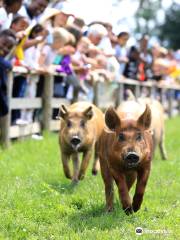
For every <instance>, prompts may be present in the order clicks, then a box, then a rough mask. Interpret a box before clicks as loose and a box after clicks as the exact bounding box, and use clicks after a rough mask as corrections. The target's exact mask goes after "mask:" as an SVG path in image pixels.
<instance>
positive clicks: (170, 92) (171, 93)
mask: <svg viewBox="0 0 180 240" xmlns="http://www.w3.org/2000/svg"><path fill="white" fill-rule="evenodd" d="M168 95H169V97H168V115H169V118H171V117H172V115H173V97H174V91H173V90H172V89H169V90H168Z"/></svg>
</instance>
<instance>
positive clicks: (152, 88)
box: [150, 84, 156, 99]
mask: <svg viewBox="0 0 180 240" xmlns="http://www.w3.org/2000/svg"><path fill="white" fill-rule="evenodd" d="M150 98H151V99H155V98H156V86H155V85H154V84H153V85H152V86H151V88H150Z"/></svg>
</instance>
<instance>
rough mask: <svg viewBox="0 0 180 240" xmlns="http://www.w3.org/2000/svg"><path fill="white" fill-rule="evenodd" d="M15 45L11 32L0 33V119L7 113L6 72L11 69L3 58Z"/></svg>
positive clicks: (13, 35) (14, 37) (9, 64)
mask: <svg viewBox="0 0 180 240" xmlns="http://www.w3.org/2000/svg"><path fill="white" fill-rule="evenodd" d="M15 45H16V36H15V34H14V33H13V32H12V31H11V30H3V31H1V32H0V118H2V117H4V116H5V115H6V114H7V113H8V97H7V72H8V70H10V69H11V68H12V66H11V63H10V62H9V61H7V60H6V59H5V57H6V56H7V55H8V54H9V53H10V51H11V49H12V48H13V47H14V46H15ZM0 122H1V121H0Z"/></svg>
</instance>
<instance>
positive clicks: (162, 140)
mask: <svg viewBox="0 0 180 240" xmlns="http://www.w3.org/2000/svg"><path fill="white" fill-rule="evenodd" d="M159 149H160V152H161V157H162V159H163V160H166V159H167V153H166V149H165V146H164V132H162V135H161V140H160V143H159Z"/></svg>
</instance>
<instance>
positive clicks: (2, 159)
mask: <svg viewBox="0 0 180 240" xmlns="http://www.w3.org/2000/svg"><path fill="white" fill-rule="evenodd" d="M179 123H180V118H174V119H172V120H168V121H167V122H166V129H167V130H166V147H167V151H168V155H169V159H168V160H167V161H162V160H161V159H160V156H159V154H158V153H157V154H156V158H155V159H154V161H153V166H152V171H151V176H150V179H149V182H148V186H147V189H146V193H145V197H144V201H143V204H142V207H141V210H140V211H139V212H137V213H136V214H134V215H132V216H126V215H125V214H124V212H123V211H122V210H121V207H120V204H119V200H118V194H117V189H116V197H115V211H114V212H113V213H110V214H107V213H105V211H104V206H105V198H104V186H103V183H102V179H101V176H100V174H98V176H97V177H94V176H92V175H91V169H90V167H89V170H88V173H87V176H86V178H85V179H84V180H83V181H82V182H80V184H79V185H78V186H76V187H73V186H72V185H71V184H70V181H69V180H67V179H66V178H65V177H64V175H63V172H62V167H61V164H60V160H59V148H58V140H57V134H53V133H52V134H45V137H44V140H43V141H35V140H31V139H29V140H26V141H24V142H16V143H14V144H12V146H11V147H10V148H9V149H8V150H6V151H2V150H0V239H13V240H16V239H21V240H22V239H28V240H35V239H38V240H39V239H40V240H43V239H63V240H66V239H73V240H76V239H85V240H86V239H92V240H96V239H100V240H101V239H102V240H106V239H110V240H117V239H123V240H124V239H151V240H152V239H172V240H174V239H177V240H178V239H180V207H179V203H180V127H179ZM136 227H142V228H143V229H144V232H146V233H144V234H142V235H141V236H138V235H136V234H135V228H136ZM150 230H152V231H151V233H150V232H149V233H147V231H150ZM158 231H159V233H158Z"/></svg>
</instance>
